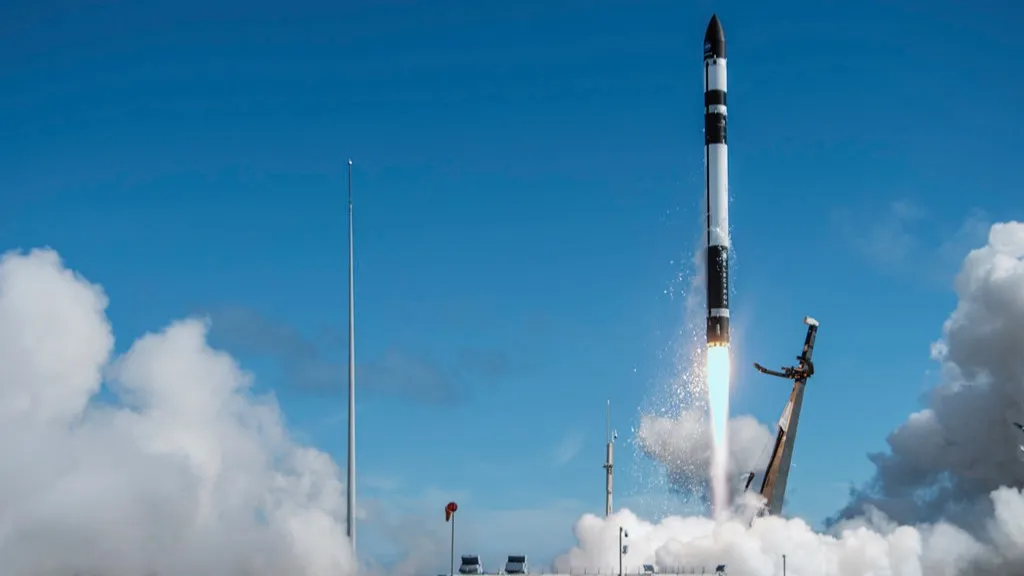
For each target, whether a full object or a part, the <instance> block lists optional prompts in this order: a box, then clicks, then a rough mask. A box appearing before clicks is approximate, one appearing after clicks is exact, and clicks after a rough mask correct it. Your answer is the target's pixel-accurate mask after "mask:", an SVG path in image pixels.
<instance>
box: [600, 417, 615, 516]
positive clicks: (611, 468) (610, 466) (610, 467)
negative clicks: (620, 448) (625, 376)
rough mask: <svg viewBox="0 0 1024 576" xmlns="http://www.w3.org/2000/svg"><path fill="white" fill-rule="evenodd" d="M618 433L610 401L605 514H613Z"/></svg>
mask: <svg viewBox="0 0 1024 576" xmlns="http://www.w3.org/2000/svg"><path fill="white" fill-rule="evenodd" d="M616 436H617V434H616V433H615V432H613V431H612V401H611V400H609V401H608V408H607V411H606V412H605V426H604V438H605V442H606V444H605V461H604V466H603V468H604V515H605V516H606V517H607V516H611V515H612V481H613V475H614V473H615V452H614V450H615V448H614V446H615V437H616Z"/></svg>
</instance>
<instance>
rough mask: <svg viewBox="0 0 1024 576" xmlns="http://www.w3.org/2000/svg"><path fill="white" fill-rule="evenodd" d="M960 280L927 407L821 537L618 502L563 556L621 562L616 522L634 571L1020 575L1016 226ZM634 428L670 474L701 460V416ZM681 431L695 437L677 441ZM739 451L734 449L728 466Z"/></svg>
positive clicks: (704, 444)
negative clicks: (653, 515)
mask: <svg viewBox="0 0 1024 576" xmlns="http://www.w3.org/2000/svg"><path fill="white" fill-rule="evenodd" d="M955 289H956V293H957V296H958V297H959V302H958V305H957V307H956V309H955V311H954V312H953V314H952V315H951V316H950V317H949V319H948V320H947V321H946V322H945V324H944V326H943V338H942V340H941V341H939V342H937V343H936V344H934V345H933V357H934V358H935V359H936V360H937V361H938V362H939V363H940V364H941V367H942V370H941V381H940V383H939V384H938V385H937V386H936V388H935V389H934V390H933V392H932V393H931V395H930V398H929V401H928V406H927V408H925V409H924V410H922V411H920V412H917V413H915V414H912V415H911V416H910V417H909V418H908V419H907V421H906V422H905V423H904V424H902V425H901V426H900V427H898V428H897V429H896V430H895V431H894V432H893V433H892V434H891V435H890V437H889V439H888V442H889V446H890V452H889V453H886V454H873V455H871V458H872V460H873V461H874V463H875V464H876V466H877V473H876V475H875V478H874V479H873V480H872V481H871V482H870V483H869V484H868V485H867V486H865V487H864V488H863V489H862V490H860V491H858V492H857V493H856V494H855V495H854V498H853V501H852V502H851V503H850V505H849V506H848V507H846V509H845V510H843V511H842V512H841V514H840V515H838V516H837V518H835V519H834V520H833V521H832V523H831V526H830V533H829V534H819V533H815V532H814V531H813V530H811V528H810V527H809V526H808V525H807V524H806V523H805V522H804V521H802V520H800V519H788V520H787V519H783V518H778V517H769V518H761V519H758V520H756V521H755V522H753V524H752V525H751V524H750V523H749V520H748V518H746V517H744V516H743V515H737V516H736V517H735V518H736V519H735V520H729V521H724V522H715V521H712V520H710V519H708V518H699V517H692V518H682V517H671V518H666V519H664V520H662V521H661V522H660V523H658V524H652V523H649V522H646V521H644V520H641V519H639V518H637V517H636V516H634V515H633V514H632V513H631V512H630V511H628V510H621V511H619V512H618V513H617V514H616V515H614V516H613V517H612V518H609V519H607V520H606V519H603V518H598V517H596V516H591V515H587V516H584V517H583V518H581V519H580V520H579V521H578V522H577V524H576V526H575V535H576V538H577V541H578V544H577V546H576V547H574V548H573V549H572V550H570V551H569V552H568V553H566V554H564V555H563V556H561V557H559V558H558V559H557V561H556V563H557V565H558V567H559V568H560V569H561V570H563V571H567V570H570V569H571V570H573V571H582V570H590V571H593V570H603V571H606V572H607V571H609V570H617V568H618V542H617V541H618V537H619V529H620V527H621V528H623V529H624V530H625V531H626V532H628V533H629V536H628V539H627V541H628V544H629V551H628V553H627V554H626V555H625V557H624V565H625V567H626V568H627V570H629V571H634V572H635V571H637V570H639V569H640V567H641V566H642V565H643V564H647V563H656V564H657V565H658V566H659V568H660V570H661V571H662V572H666V571H669V570H671V569H672V568H676V567H680V568H686V569H689V568H692V567H696V568H698V571H699V569H700V568H705V569H713V568H714V567H715V566H716V565H719V564H726V565H727V566H728V569H729V574H733V575H735V574H740V575H750V576H768V575H775V574H781V573H782V557H783V555H785V556H786V559H787V571H786V573H787V575H792V576H812V575H813V576H819V575H837V576H863V575H868V574H874V575H881V574H885V575H892V576H925V575H928V576H953V575H964V576H966V575H995V574H1024V494H1022V493H1021V486H1022V485H1024V462H1022V460H1021V458H1022V457H1024V453H1022V450H1021V449H1020V445H1021V444H1024V432H1021V431H1020V430H1018V429H1017V428H1016V427H1014V426H1013V424H1012V423H1013V422H1021V423H1024V224H1020V223H1016V222H1012V223H1007V224H996V225H994V226H992V228H991V230H990V233H989V238H988V244H987V245H986V246H984V247H983V248H980V249H977V250H974V251H972V252H971V253H970V254H969V255H968V256H967V258H966V259H965V260H964V263H963V266H962V269H961V271H960V273H959V274H958V275H957V277H956V280H955ZM731 426H734V427H735V426H736V421H733V422H732V423H731ZM755 429H756V427H755ZM641 434H642V435H643V438H644V439H643V440H642V441H641V442H642V443H643V445H644V447H645V449H646V450H647V451H648V453H649V454H651V455H653V456H654V457H656V458H658V459H659V460H661V461H662V462H665V463H666V464H667V465H668V467H669V470H670V472H672V473H673V474H676V475H677V476H679V477H681V478H683V477H695V476H699V475H700V474H702V473H704V470H706V467H707V465H706V462H707V455H708V441H707V437H708V434H707V431H706V423H703V421H702V417H701V416H697V415H692V414H684V416H683V417H682V418H681V419H679V420H676V421H671V420H668V421H666V420H664V419H657V418H647V419H645V422H644V426H643V427H642V429H641ZM730 434H739V432H737V431H735V428H733V429H731V430H730ZM686 437H689V438H692V439H693V440H694V442H689V443H688V442H680V440H682V439H684V438H686ZM735 443H736V444H740V443H741V442H739V441H738V440H737V441H736V442H735ZM687 444H689V445H687ZM740 458H741V457H740V456H738V455H737V454H736V453H735V452H734V453H733V455H732V459H733V462H734V466H735V465H736V462H737V461H738V460H739V459H740ZM755 464H762V463H761V462H755Z"/></svg>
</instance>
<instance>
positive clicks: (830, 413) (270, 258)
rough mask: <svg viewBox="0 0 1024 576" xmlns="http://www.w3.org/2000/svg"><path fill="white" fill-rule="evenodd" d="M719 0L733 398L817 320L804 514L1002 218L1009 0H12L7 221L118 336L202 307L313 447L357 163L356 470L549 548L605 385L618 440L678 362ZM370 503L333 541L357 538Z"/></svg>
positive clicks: (320, 435)
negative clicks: (348, 179)
mask: <svg viewBox="0 0 1024 576" xmlns="http://www.w3.org/2000/svg"><path fill="white" fill-rule="evenodd" d="M712 12H717V13H718V14H719V17H720V18H721V20H722V22H723V25H724V27H725V31H726V35H727V38H728V42H729V57H730V60H729V68H730V78H729V80H730V85H729V89H730V90H729V91H730V101H729V104H730V126H729V132H730V134H729V137H730V164H731V167H730V168H731V172H730V184H731V193H732V196H733V203H732V206H731V214H730V215H731V221H732V225H733V243H734V247H735V264H734V274H733V283H734V296H733V311H734V317H735V318H736V319H735V321H734V322H735V336H734V338H735V342H736V344H735V349H736V358H737V359H736V363H737V364H736V365H737V367H738V368H737V369H736V370H737V372H736V377H735V383H734V390H733V408H734V411H739V412H748V413H752V414H754V415H756V416H758V417H759V418H760V419H761V420H762V421H765V422H771V421H773V420H774V419H776V418H777V417H778V412H779V410H781V407H782V403H783V402H784V400H785V397H786V394H787V390H786V388H785V386H784V385H782V384H781V383H779V382H776V381H772V380H769V379H765V378H763V377H757V376H755V375H754V373H753V370H752V369H751V368H749V365H750V362H751V361H753V360H755V359H756V360H759V361H762V362H765V363H766V364H769V365H778V364H781V363H785V362H788V361H789V359H791V358H792V356H793V355H794V354H795V353H796V352H797V351H798V346H799V344H800V338H801V337H802V332H803V327H802V326H801V325H800V319H801V317H802V316H803V315H804V314H812V315H814V316H816V317H818V318H819V319H820V320H821V322H822V328H821V335H820V340H819V349H818V351H817V355H818V360H817V366H818V374H817V376H816V377H815V381H814V382H813V387H812V388H811V389H810V390H809V392H808V396H807V400H806V404H805V412H804V418H803V420H802V425H801V431H802V437H801V442H800V443H799V445H798V447H797V453H796V456H795V459H794V468H793V475H792V477H791V480H790V484H789V489H790V511H791V512H793V513H797V514H801V515H806V516H807V517H808V518H810V519H812V520H813V521H818V520H820V519H821V518H823V517H824V516H826V515H828V514H829V513H831V512H833V511H834V510H836V509H837V508H838V507H839V506H841V504H842V503H843V501H844V498H845V486H846V485H847V484H848V483H850V482H859V481H862V480H864V479H866V478H867V477H868V476H869V475H870V473H871V467H870V464H869V462H868V461H867V459H866V458H865V457H864V455H865V453H866V452H868V451H871V450H877V449H880V448H881V447H883V446H884V439H885V435H886V433H887V432H888V431H889V430H891V429H892V428H893V427H894V426H895V425H897V424H898V423H899V422H901V421H902V420H903V418H904V417H905V416H906V414H908V413H909V412H910V411H912V410H913V409H914V408H915V407H916V406H917V405H918V400H919V398H920V395H921V393H922V391H923V390H924V389H926V387H927V386H928V385H929V384H930V383H931V382H932V381H933V378H934V376H933V375H932V374H930V373H929V370H931V369H933V368H934V366H933V365H932V364H931V362H930V361H929V359H928V345H929V343H930V342H931V341H932V340H934V339H936V338H937V337H938V336H939V335H940V329H941V323H942V321H943V320H944V319H945V317H946V315H947V314H948V313H949V312H950V311H951V309H952V307H953V305H954V304H955V302H954V298H953V295H952V292H951V290H950V281H951V278H952V274H953V273H954V272H955V271H956V269H957V265H958V261H959V259H960V258H961V257H962V256H963V255H964V254H965V253H966V251H967V250H968V249H969V248H970V247H971V246H973V245H977V244H979V243H980V242H981V239H982V238H983V236H984V230H985V228H984V223H985V222H987V221H991V220H1008V219H1014V218H1019V217H1021V208H1020V207H1019V206H1020V204H1019V201H1015V200H1016V199H1017V198H1019V191H1020V190H1021V184H1022V179H1024V176H1022V173H1021V171H1020V170H1018V169H1016V168H1014V166H1017V165H1018V164H1017V161H1018V160H1019V158H1018V157H1019V151H1020V150H1021V149H1022V145H1024V141H1022V138H1021V136H1020V134H1021V131H1022V129H1024V113H1022V112H1021V111H1020V107H1019V102H1020V101H1021V99H1022V98H1024V76H1022V75H1021V74H1019V62H1020V61H1021V59H1022V58H1024V41H1022V40H1021V39H1020V37H1019V35H1017V34H1016V32H1018V31H1019V30H1020V28H1021V24H1022V23H1024V22H1022V16H1021V13H1020V11H1019V10H1017V9H1016V8H1015V7H1012V6H1010V5H1009V4H1007V3H999V2H977V3H973V5H972V6H971V7H970V8H967V7H965V6H963V5H962V3H958V2H952V1H936V2H904V3H901V4H900V5H899V6H895V5H894V4H892V3H887V2H881V1H866V2H859V3H854V4H849V5H845V4H844V5H840V4H836V3H818V2H810V1H795V2H789V3H786V4H785V5H784V6H779V5H776V4H770V3H758V2H738V1H737V2H709V1H706V0H699V1H694V2H688V3H681V2H669V1H662V2H654V1H650V2H641V1H638V2H624V1H623V2H611V1H609V2H583V1H565V2H558V3H548V2H520V3H500V4H499V3H484V2H456V1H449V0H437V1H435V2H430V3H426V2H421V3H412V2H385V1H380V2H373V3H370V2H342V3H328V2H321V3H317V2H305V1H303V0H294V1H292V2H289V3H286V4H280V3H271V2H259V1H257V2H245V3H243V2H233V1H226V2H202V3H200V2H193V1H190V0H182V1H177V2H146V3H93V2H87V3H82V2H42V1H39V2H26V1H23V0H14V1H13V2H7V3H5V5H4V7H3V8H2V9H0V70H2V71H3V72H2V73H0V134H2V135H3V137H0V194H2V197H0V200H2V202H3V204H2V206H3V208H2V210H0V246H2V247H3V248H4V249H11V248H19V247H20V248H28V247H33V246H41V245H50V246H53V247H54V248H56V249H57V250H58V251H60V253H61V254H62V255H63V256H64V257H65V259H66V261H67V263H68V265H69V266H71V267H73V268H75V269H77V270H80V271H82V273H83V274H85V275H86V276H87V277H88V278H89V279H91V280H93V281H97V282H99V283H101V284H102V285H103V286H104V287H105V288H106V290H107V292H108V294H109V295H110V297H111V306H110V309H109V315H110V318H111V320H112V322H113V323H114V326H115V332H116V334H117V335H118V348H119V349H124V348H126V347H127V346H128V345H129V344H130V342H131V341H132V340H133V339H134V338H135V337H137V336H139V335H140V334H142V333H144V332H145V331H147V330H156V329H159V328H160V327H162V326H163V325H164V324H165V323H167V322H168V321H170V320H171V319H174V318H177V317H181V316H184V315H187V314H193V313H203V314H209V315H210V316H211V317H212V318H213V319H214V329H213V330H214V332H213V335H212V337H213V339H214V342H215V343H219V344H220V345H223V346H224V347H226V348H227V349H228V350H231V351H232V352H234V353H235V354H237V355H238V356H239V358H240V359H241V360H242V362H243V363H244V365H245V366H246V367H248V368H249V369H251V370H253V371H254V373H255V374H256V377H257V381H258V383H259V386H260V387H261V389H272V390H274V391H275V393H276V394H277V395H278V397H279V399H280V401H281V404H282V406H283V408H284V410H285V412H286V414H287V417H288V419H289V421H290V423H291V426H292V428H293V429H294V430H295V431H296V433H297V434H299V435H301V436H302V437H303V438H305V439H307V440H308V441H310V442H312V443H315V444H316V445H318V446H320V447H322V448H324V449H325V450H328V451H330V452H331V453H333V454H334V455H335V456H336V457H337V458H338V460H339V462H343V461H344V434H345V416H344V411H345V396H344V394H343V393H342V392H343V390H342V386H343V378H344V367H343V359H344V353H345V342H346V340H345V333H344V330H345V318H346V316H345V300H344V298H345V264H346V259H345V227H344V223H345V220H344V218H345V198H344V170H345V165H344V161H345V159H346V158H347V157H349V156H351V157H353V158H354V160H355V162H356V164H355V170H356V172H355V186H356V196H357V248H356V249H357V258H358V267H357V305H358V312H357V329H358V338H359V341H358V343H359V349H358V355H359V360H360V362H361V363H365V366H363V367H361V368H360V374H365V384H364V388H362V391H361V392H360V404H359V426H360V430H359V434H360V436H359V449H360V453H359V458H360V465H361V471H362V472H361V477H362V478H363V484H362V492H361V494H362V495H364V496H365V497H366V498H367V499H368V501H374V499H376V501H379V502H382V503H385V504H386V505H388V506H390V507H391V508H389V510H391V511H390V512H389V514H393V515H395V517H399V516H401V515H402V514H419V513H425V514H434V515H436V518H437V520H438V522H437V524H438V526H437V530H439V531H442V532H443V530H444V525H443V524H442V523H441V521H440V520H441V510H442V506H443V505H444V502H445V501H447V499H449V498H460V499H461V502H460V503H464V504H463V507H462V508H463V510H462V512H461V513H460V514H462V515H463V517H468V518H472V515H473V514H474V509H475V510H478V511H479V517H487V516H486V515H487V514H491V515H492V516H490V517H492V518H498V517H499V516H496V515H498V514H501V513H505V514H512V513H514V512H515V511H517V510H527V511H530V510H532V511H536V513H537V515H538V516H537V518H544V519H546V518H548V517H549V516H545V514H547V513H548V512H550V511H552V510H555V511H560V512H559V513H562V512H564V514H562V515H561V516H558V519H559V521H561V519H562V517H563V516H564V518H565V523H564V524H560V525H551V526H549V527H547V528H546V530H548V531H549V532H546V534H547V533H549V534H552V535H553V536H552V539H551V540H550V541H549V540H545V543H547V544H550V545H551V546H552V547H553V548H554V549H558V548H561V547H562V546H564V544H567V543H568V542H569V541H570V539H571V533H570V530H569V522H570V521H571V519H572V518H573V517H574V516H575V515H576V514H578V513H579V512H580V511H583V510H592V511H597V510H599V509H600V508H601V506H602V500H601V499H602V491H603V481H602V479H601V470H600V463H601V462H600V460H601V457H602V442H603V432H604V413H603V410H604V402H605V399H606V398H610V399H611V400H612V403H613V406H614V407H615V413H616V425H617V428H618V429H619V430H620V431H622V432H623V436H625V437H627V439H628V437H629V436H630V434H629V432H628V431H629V429H630V427H631V426H632V425H635V424H636V423H637V421H638V419H639V412H638V409H637V407H638V406H641V405H645V406H649V405H652V404H655V405H656V404H657V403H658V402H659V401H661V400H664V399H663V398H660V397H659V394H661V392H659V391H660V390H662V389H663V388H664V382H665V381H666V380H667V379H669V378H670V377H671V376H672V375H673V373H674V372H676V371H677V368H676V367H675V366H674V365H673V364H672V362H671V360H670V356H671V351H670V350H669V348H670V346H671V343H672V340H673V338H674V337H675V335H676V334H677V333H678V332H679V330H680V327H681V326H682V325H683V321H684V319H683V313H682V312H683V311H682V300H681V298H680V297H679V295H678V292H679V290H680V289H682V288H683V287H685V286H686V281H685V280H679V276H680V275H681V274H683V275H685V274H688V273H689V270H688V267H687V263H688V262H689V260H690V255H691V254H692V251H693V249H694V247H695V246H696V242H697V240H698V239H699V237H700V210H701V202H702V187H703V184H702V174H703V171H702V142H703V140H702V135H701V127H702V124H701V122H702V118H701V115H702V93H701V63H700V52H699V44H700V42H701V40H702V37H703V32H704V27H705V25H706V23H707V20H708V18H709V17H710V15H711V13H712ZM362 378H363V377H362V376H361V381H363V380H362ZM641 464H642V463H641V457H640V456H638V455H634V454H632V453H631V452H630V451H629V450H628V449H623V450H621V451H620V460H619V469H620V473H619V477H618V482H617V490H618V494H619V495H620V496H622V497H623V499H624V500H625V501H626V502H627V503H629V502H636V503H640V502H641V500H640V499H639V494H641V493H645V492H650V491H654V492H655V493H657V492H658V490H659V488H658V487H657V486H656V484H657V483H654V484H655V486H654V487H653V488H652V487H651V484H652V483H651V482H650V481H648V480H645V479H642V478H640V477H639V474H634V473H631V472H630V470H631V469H634V468H636V469H641V468H643V466H642V465H641ZM621 470H624V471H625V472H621ZM661 490H663V488H662V489H661ZM628 495H634V496H635V498H634V500H629V499H628V498H627V496H628ZM368 523H369V522H368ZM371 524H372V523H371ZM552 524H556V522H554V521H552ZM431 529H433V528H431ZM375 530H376V532H375ZM386 532H387V531H386V530H385V529H384V528H381V527H380V526H378V527H377V528H374V527H373V526H372V525H371V526H368V527H367V528H366V534H367V536H366V537H365V538H366V539H365V540H364V541H365V542H366V544H365V546H366V547H367V548H364V550H367V553H373V552H379V553H380V554H382V555H383V554H385V553H386V552H388V551H389V548H388V546H389V545H388V544H386V540H387V534H386ZM556 539H557V541H555V540H556ZM552 542H553V543H552Z"/></svg>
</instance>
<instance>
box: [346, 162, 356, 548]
mask: <svg viewBox="0 0 1024 576" xmlns="http://www.w3.org/2000/svg"><path fill="white" fill-rule="evenodd" d="M352 239H353V234H352V160H351V159H349V161H348V483H347V485H348V494H347V498H346V504H347V508H348V509H347V510H346V520H347V524H346V526H347V535H348V539H349V542H350V543H351V545H352V555H353V557H354V556H355V554H356V514H355V511H356V319H355V308H356V304H355V302H356V301H355V284H356V282H355V250H354V248H353V240H352Z"/></svg>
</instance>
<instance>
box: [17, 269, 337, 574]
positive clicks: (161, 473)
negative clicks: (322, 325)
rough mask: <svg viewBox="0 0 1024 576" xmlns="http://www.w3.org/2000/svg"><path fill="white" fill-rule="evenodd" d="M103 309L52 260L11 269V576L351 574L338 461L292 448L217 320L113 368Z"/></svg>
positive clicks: (167, 334) (100, 296) (135, 351)
mask: <svg viewBox="0 0 1024 576" xmlns="http://www.w3.org/2000/svg"><path fill="white" fill-rule="evenodd" d="M106 306H107V298H106V296H105V295H104V293H103V291H102V289H101V288H100V287H98V286H96V285H93V284H90V283H89V282H88V281H86V280H85V279H83V278H81V277H80V276H77V275H75V274H73V273H72V272H70V271H68V270H67V269H65V268H64V267H63V265H62V263H61V261H60V258H59V257H58V255H57V254H56V253H55V252H53V251H51V250H35V251H32V252H30V253H28V254H20V253H8V254H6V255H4V256H3V258H2V259H0V565H2V566H3V567H4V568H3V572H4V574H9V575H11V576H23V575H24V576H28V575H32V576H48V575H54V576H56V575H61V576H66V575H69V574H83V575H90V576H91V575H94V574H97V575H103V576H143V575H150V574H159V575H161V576H190V575H194V574H232V575H240V576H242V575H244V576H248V575H252V576H260V575H267V576H270V575H277V574H296V575H302V576H340V575H345V574H352V573H354V563H353V559H352V558H351V557H350V548H349V546H348V543H347V540H346V538H345V536H344V530H343V528H342V526H341V525H340V524H339V521H338V519H339V518H342V517H343V516H344V499H343V497H342V484H341V482H340V481H339V475H338V470H337V468H336V466H335V464H334V463H333V462H332V461H331V459H330V458H329V457H328V456H327V455H326V454H324V453H322V452H319V451H317V450H314V449H310V448H304V447H301V446H298V445H296V444H295V443H293V442H292V441H291V440H290V439H289V437H288V434H287V431H286V430H285V429H284V426H283V424H282V420H281V415H280V413H279V411H278V408H277V405H276V403H275V402H274V400H273V398H270V397H256V396H254V395H252V394H251V392H250V390H249V387H250V378H249V376H248V375H247V374H246V373H245V372H243V371H242V370H241V369H240V368H239V366H238V365H237V364H236V362H235V361H234V360H232V358H231V357H229V356H228V355H227V354H225V353H223V352H219V351H216V350H213V349H211V348H210V347H209V346H208V345H207V344H206V331H207V326H206V324H205V323H204V322H203V321H201V320H196V319H191V320H184V321H181V322H176V323H174V324H172V325H170V326H169V327H168V328H166V329H165V330H163V331H162V332H159V333H154V334H147V335H146V336H144V337H142V338H140V339H139V340H138V341H137V342H135V343H134V344H133V345H132V346H131V348H130V350H129V351H128V352H127V353H125V354H124V355H123V356H121V357H119V358H115V359H112V358H111V354H112V350H113V343H114V338H113V333H112V331H111V326H110V324H109V321H108V320H107V318H106V315H105V309H106ZM104 381H105V382H106V383H107V384H108V385H109V393H102V394H101V388H102V384H103V382H104ZM108 396H110V397H111V398H112V401H111V400H109V399H107V397H108Z"/></svg>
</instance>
